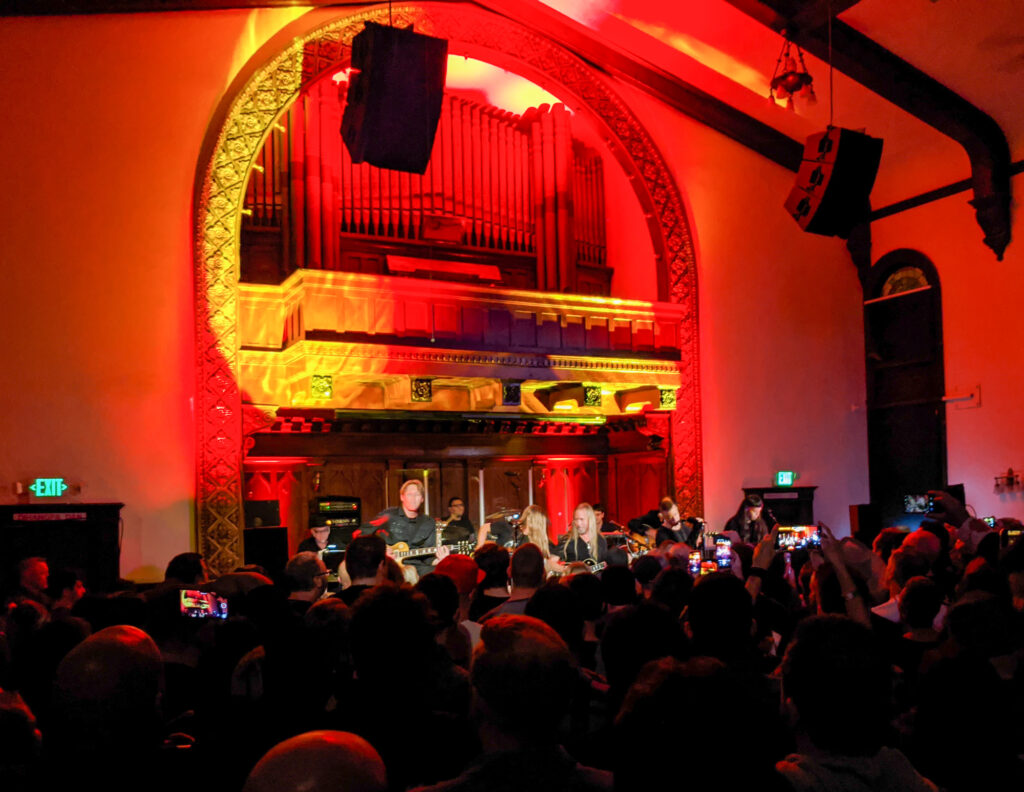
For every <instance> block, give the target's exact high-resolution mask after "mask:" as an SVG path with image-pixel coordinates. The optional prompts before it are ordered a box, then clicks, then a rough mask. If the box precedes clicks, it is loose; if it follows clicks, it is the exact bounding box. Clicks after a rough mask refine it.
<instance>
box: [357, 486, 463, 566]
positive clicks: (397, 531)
mask: <svg viewBox="0 0 1024 792" xmlns="http://www.w3.org/2000/svg"><path fill="white" fill-rule="evenodd" d="M398 497H399V500H400V501H401V505H400V506H392V507H391V508H389V509H385V510H384V511H382V512H381V513H380V514H378V515H377V516H376V517H374V518H373V519H372V520H370V526H371V527H372V528H373V529H374V531H373V532H374V533H377V534H380V535H381V536H383V537H384V541H385V542H387V544H388V546H389V547H391V546H393V545H395V544H396V543H398V542H405V544H407V545H408V546H409V549H410V550H419V549H425V548H431V547H435V546H436V544H437V539H436V537H437V530H436V524H435V522H434V518H433V517H431V516H429V515H427V514H420V506H422V505H423V485H422V484H421V483H420V482H419V481H416V480H409V481H407V482H405V483H404V484H403V485H402V488H401V490H399V495H398ZM446 555H448V548H447V547H445V546H444V545H441V546H440V547H438V548H437V550H436V552H435V553H434V558H431V557H430V556H429V555H426V556H424V557H421V558H411V559H409V560H408V561H405V562H404V566H405V567H406V568H410V567H411V568H412V570H414V571H415V573H416V577H417V579H418V578H419V576H421V575H426V574H429V573H430V572H432V571H433V568H434V564H435V563H436V562H437V561H440V560H441V559H442V558H444V557H445V556H446Z"/></svg>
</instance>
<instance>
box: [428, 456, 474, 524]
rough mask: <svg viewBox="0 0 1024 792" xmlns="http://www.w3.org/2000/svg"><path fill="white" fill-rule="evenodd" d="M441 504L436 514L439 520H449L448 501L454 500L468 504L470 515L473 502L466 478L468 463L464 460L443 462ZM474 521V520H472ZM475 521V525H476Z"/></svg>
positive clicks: (467, 510) (467, 511) (467, 509)
mask: <svg viewBox="0 0 1024 792" xmlns="http://www.w3.org/2000/svg"><path fill="white" fill-rule="evenodd" d="M440 478H441V502H440V503H439V504H438V508H437V510H436V512H435V516H437V517H438V518H439V519H442V520H446V519H448V501H450V500H451V499H452V498H462V500H463V502H464V503H465V504H466V513H467V514H468V513H469V507H470V504H471V503H472V501H473V497H472V495H473V494H474V493H470V492H469V487H468V481H467V476H466V463H465V462H464V461H463V460H454V461H444V462H441V477H440ZM470 519H472V518H470ZM476 524H478V523H476V522H475V521H474V525H476Z"/></svg>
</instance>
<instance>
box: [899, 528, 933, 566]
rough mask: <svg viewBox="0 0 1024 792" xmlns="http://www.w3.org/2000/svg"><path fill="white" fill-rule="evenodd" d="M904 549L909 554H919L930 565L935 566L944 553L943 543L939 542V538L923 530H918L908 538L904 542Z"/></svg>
mask: <svg viewBox="0 0 1024 792" xmlns="http://www.w3.org/2000/svg"><path fill="white" fill-rule="evenodd" d="M902 547H903V549H904V550H906V551H908V552H911V553H917V554H918V555H919V556H921V557H922V558H924V559H925V560H926V561H927V562H928V563H929V564H934V563H935V561H936V560H937V559H938V557H939V553H941V552H942V543H941V542H940V541H939V537H937V536H936V535H935V534H933V533H932V532H931V531H926V530H924V529H923V528H918V529H917V530H916V531H914V532H913V533H911V534H910V535H909V536H907V538H906V539H904V540H903V545H902Z"/></svg>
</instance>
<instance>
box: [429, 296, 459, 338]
mask: <svg viewBox="0 0 1024 792" xmlns="http://www.w3.org/2000/svg"><path fill="white" fill-rule="evenodd" d="M433 329H434V334H435V335H436V336H437V337H438V338H458V337H459V309H458V308H457V307H456V306H454V305H441V304H438V303H435V304H434V324H433Z"/></svg>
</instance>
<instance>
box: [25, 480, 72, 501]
mask: <svg viewBox="0 0 1024 792" xmlns="http://www.w3.org/2000/svg"><path fill="white" fill-rule="evenodd" d="M28 488H29V489H30V490H32V494H33V495H35V496H36V497H37V498H59V497H60V496H61V495H63V494H64V493H65V492H66V491H67V489H68V485H67V483H65V481H64V479H63V478H37V479H36V480H35V481H33V482H32V483H31V484H29V485H28Z"/></svg>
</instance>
